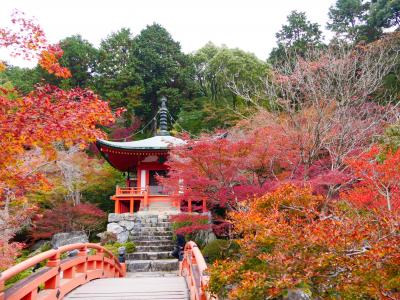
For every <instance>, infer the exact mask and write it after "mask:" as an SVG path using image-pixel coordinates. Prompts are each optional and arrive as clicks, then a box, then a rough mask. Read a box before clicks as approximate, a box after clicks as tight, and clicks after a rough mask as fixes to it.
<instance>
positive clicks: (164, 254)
mask: <svg viewBox="0 0 400 300" xmlns="http://www.w3.org/2000/svg"><path fill="white" fill-rule="evenodd" d="M167 258H173V256H172V252H171V251H160V252H134V253H130V254H127V255H126V259H127V260H157V259H167Z"/></svg>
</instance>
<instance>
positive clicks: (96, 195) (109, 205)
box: [82, 162, 125, 212]
mask: <svg viewBox="0 0 400 300" xmlns="http://www.w3.org/2000/svg"><path fill="white" fill-rule="evenodd" d="M100 168H101V172H98V173H97V175H96V174H95V173H94V172H93V173H92V174H90V175H91V176H90V178H89V180H87V183H86V184H85V186H84V188H83V189H82V198H83V199H84V200H85V201H87V202H90V203H93V204H96V205H97V206H98V207H99V208H100V209H101V210H103V211H105V212H113V211H114V203H113V201H111V200H110V196H112V195H114V194H115V186H116V185H122V184H123V183H124V181H125V178H124V176H123V174H122V173H121V172H119V171H118V170H116V169H114V168H113V167H111V166H110V165H109V164H108V163H106V162H105V163H104V164H102V165H101V166H100Z"/></svg>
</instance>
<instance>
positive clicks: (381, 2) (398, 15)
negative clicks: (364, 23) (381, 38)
mask: <svg viewBox="0 0 400 300" xmlns="http://www.w3.org/2000/svg"><path fill="white" fill-rule="evenodd" d="M368 21H369V23H370V24H371V25H373V26H376V27H383V28H392V27H394V28H397V29H398V28H399V27H400V1H399V0H374V1H372V3H371V7H370V13H369V19H368Z"/></svg>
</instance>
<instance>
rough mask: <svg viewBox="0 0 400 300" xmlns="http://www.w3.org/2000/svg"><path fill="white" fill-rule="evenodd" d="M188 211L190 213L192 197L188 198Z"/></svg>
mask: <svg viewBox="0 0 400 300" xmlns="http://www.w3.org/2000/svg"><path fill="white" fill-rule="evenodd" d="M188 212H189V213H191V212H192V199H189V200H188Z"/></svg>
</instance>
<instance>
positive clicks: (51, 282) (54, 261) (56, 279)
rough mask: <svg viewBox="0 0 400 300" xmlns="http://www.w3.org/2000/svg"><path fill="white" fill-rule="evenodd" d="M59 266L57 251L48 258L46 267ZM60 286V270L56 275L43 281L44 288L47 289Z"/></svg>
mask: <svg viewBox="0 0 400 300" xmlns="http://www.w3.org/2000/svg"><path fill="white" fill-rule="evenodd" d="M59 266H60V253H57V254H56V255H54V256H53V257H51V258H50V259H49V261H48V262H47V267H49V268H54V269H57V268H58V267H59ZM59 286H60V272H58V273H57V275H55V276H53V277H51V278H50V279H48V280H47V281H45V283H44V288H45V289H46V290H47V289H57V288H58V287H59Z"/></svg>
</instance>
